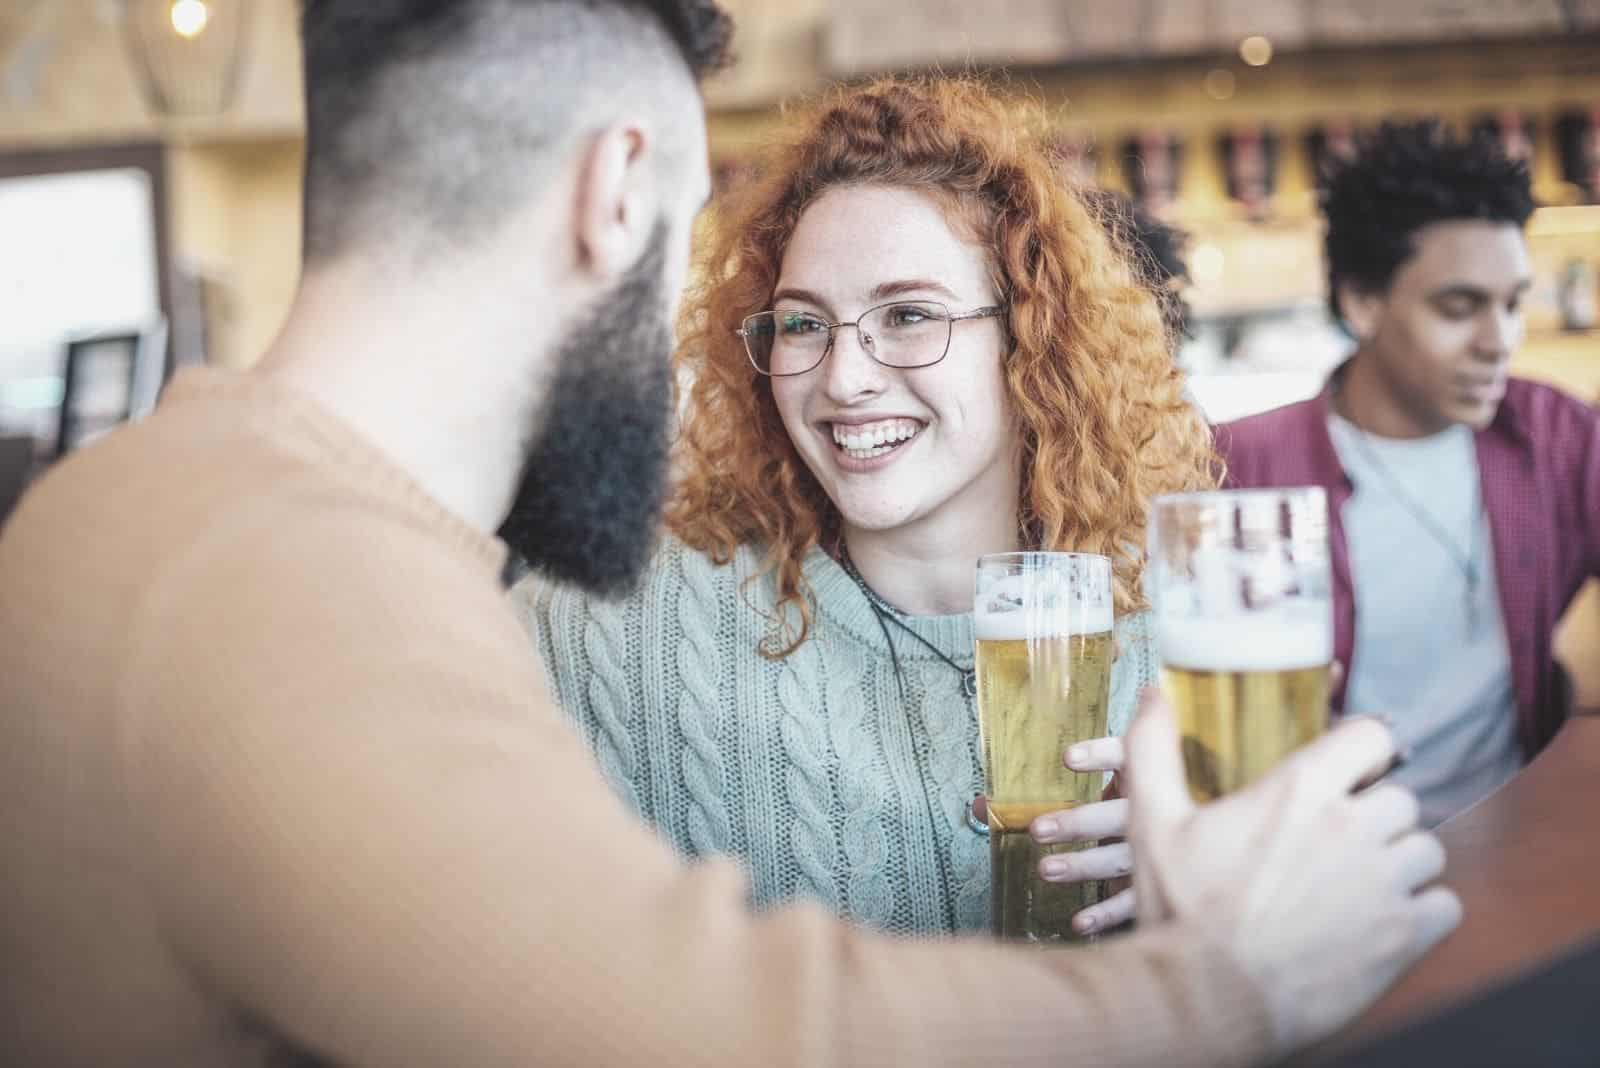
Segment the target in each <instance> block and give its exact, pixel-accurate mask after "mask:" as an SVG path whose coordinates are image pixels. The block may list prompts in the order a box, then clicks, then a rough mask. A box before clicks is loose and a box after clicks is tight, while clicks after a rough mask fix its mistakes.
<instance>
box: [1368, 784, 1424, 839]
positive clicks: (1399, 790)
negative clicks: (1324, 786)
mask: <svg viewBox="0 0 1600 1068" xmlns="http://www.w3.org/2000/svg"><path fill="white" fill-rule="evenodd" d="M1355 804H1356V811H1357V813H1358V818H1359V820H1360V824H1361V826H1362V827H1365V828H1367V829H1368V830H1369V832H1370V833H1371V835H1372V837H1373V838H1375V839H1376V840H1377V841H1379V842H1392V841H1394V840H1395V839H1396V838H1399V837H1400V836H1401V835H1403V834H1407V833H1409V832H1411V831H1414V830H1416V829H1417V821H1418V820H1420V819H1421V818H1422V806H1421V805H1419V804H1418V803H1417V795H1416V794H1414V793H1412V792H1411V791H1410V790H1408V789H1406V788H1405V787H1404V786H1399V785H1397V784H1395V783H1392V782H1380V783H1379V784H1378V785H1376V786H1374V787H1371V788H1370V789H1368V790H1366V791H1364V792H1363V793H1361V794H1360V795H1359V796H1357V798H1356V802H1355Z"/></svg>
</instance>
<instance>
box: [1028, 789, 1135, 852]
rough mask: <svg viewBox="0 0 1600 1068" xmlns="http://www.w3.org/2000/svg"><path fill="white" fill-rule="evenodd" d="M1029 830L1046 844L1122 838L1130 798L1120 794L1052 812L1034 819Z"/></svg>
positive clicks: (1126, 827) (1126, 821)
mask: <svg viewBox="0 0 1600 1068" xmlns="http://www.w3.org/2000/svg"><path fill="white" fill-rule="evenodd" d="M1028 830H1029V832H1030V833H1031V834H1032V835H1033V840H1034V841H1035V842H1038V843H1040V844H1042V845H1059V844H1062V843H1066V842H1097V841H1099V840H1100V839H1102V838H1120V837H1122V836H1123V835H1124V834H1126V833H1127V831H1128V802H1127V800H1126V799H1124V798H1118V799H1117V800H1115V801H1096V802H1095V803H1094V804H1092V805H1080V806H1079V807H1077V808H1067V809H1062V810H1061V811H1060V812H1048V813H1046V814H1045V815H1043V816H1040V817H1039V818H1038V819H1036V820H1034V821H1033V823H1032V824H1030V825H1029V827H1028Z"/></svg>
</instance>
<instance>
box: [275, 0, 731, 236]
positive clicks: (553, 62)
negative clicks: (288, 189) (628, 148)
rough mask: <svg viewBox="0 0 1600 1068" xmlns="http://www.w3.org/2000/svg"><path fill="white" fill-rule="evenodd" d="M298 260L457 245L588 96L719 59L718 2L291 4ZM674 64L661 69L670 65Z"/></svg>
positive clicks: (701, 71)
mask: <svg viewBox="0 0 1600 1068" xmlns="http://www.w3.org/2000/svg"><path fill="white" fill-rule="evenodd" d="M300 28H301V40H302V41H303V44H304V54H305V83H306V167H305V235H304V236H305V258H306V260H307V261H308V262H311V261H316V260H320V259H326V258H329V257H332V256H334V255H336V254H338V253H340V252H342V251H344V250H345V249H347V248H348V247H349V246H350V245H351V244H353V243H355V242H357V241H360V240H365V239H368V238H374V237H376V238H380V239H381V238H383V237H384V236H385V235H392V234H394V233H405V234H407V235H410V236H414V237H420V238H421V239H422V241H423V242H424V243H425V244H427V245H428V246H429V247H433V246H436V245H438V244H439V243H440V242H441V241H442V242H445V243H448V242H454V241H463V240H470V239H471V238H472V237H473V236H476V235H477V234H479V233H481V232H482V231H484V230H486V229H489V228H491V227H492V225H493V224H494V222H496V221H498V219H499V218H500V217H501V216H502V215H503V213H504V212H505V211H506V210H507V209H508V208H509V207H511V206H514V205H515V204H516V203H519V202H520V201H521V200H522V199H523V198H525V197H526V196H527V195H528V193H529V191H530V189H531V188H534V187H536V185H537V182H538V179H539V177H540V174H541V170H542V168H543V167H544V166H545V165H547V164H549V163H550V162H552V160H553V157H554V150H555V149H557V148H559V147H560V146H561V145H562V144H564V143H565V142H566V140H567V138H569V137H570V136H572V135H573V134H575V133H576V132H578V128H579V125H580V124H581V123H583V122H584V121H586V120H588V119H592V117H593V116H592V114H590V115H586V114H585V112H586V111H592V108H593V107H594V102H595V101H596V100H598V99H601V98H605V97H608V96H609V97H610V98H612V99H613V100H621V99H626V100H628V101H629V102H633V101H637V102H638V103H639V104H640V106H644V107H649V106H650V104H651V102H652V100H653V98H654V96H656V95H657V94H653V93H651V92H650V91H649V86H650V85H651V81H652V79H654V80H655V81H656V83H657V84H659V83H660V82H661V81H662V80H663V79H664V78H666V77H674V76H676V75H678V74H684V75H685V77H684V78H683V80H684V81H685V82H688V81H689V80H691V79H692V80H693V81H699V80H700V79H701V78H702V77H703V76H704V75H706V74H707V73H709V72H710V71H712V70H715V69H716V68H717V67H719V66H720V65H721V64H722V63H723V62H724V61H725V59H726V55H727V46H728V40H729V37H730V36H731V33H732V24H731V22H730V21H729V19H728V16H727V15H726V14H725V13H724V12H723V11H722V10H721V8H720V7H718V5H717V4H716V2H715V0H304V5H303V8H302V12H301V27H300ZM680 62H681V64H682V67H681V68H678V70H676V71H675V70H674V69H673V68H674V67H675V66H676V65H677V64H678V63H680Z"/></svg>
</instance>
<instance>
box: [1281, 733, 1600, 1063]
mask: <svg viewBox="0 0 1600 1068" xmlns="http://www.w3.org/2000/svg"><path fill="white" fill-rule="evenodd" d="M1439 837H1440V840H1441V841H1443V843H1444V845H1445V849H1446V850H1447V851H1448V854H1449V861H1448V866H1447V868H1446V870H1445V876H1444V881H1445V882H1447V883H1448V884H1449V885H1451V886H1452V887H1454V888H1455V890H1456V892H1457V893H1459V894H1460V895H1461V902H1462V905H1463V906H1464V909H1465V917H1464V919H1463V920H1462V923H1461V926H1460V927H1459V928H1458V929H1457V930H1456V931H1455V933H1453V934H1452V935H1451V936H1450V937H1449V938H1447V939H1446V940H1445V941H1444V942H1443V943H1442V944H1441V945H1440V946H1439V947H1438V948H1437V949H1435V950H1434V952H1433V953H1432V954H1430V955H1429V956H1428V957H1427V958H1426V959H1425V960H1424V961H1422V963H1421V964H1419V965H1418V966H1417V967H1416V968H1415V969H1413V970H1412V972H1411V973H1410V974H1409V975H1407V976H1406V977H1405V978H1404V979H1402V980H1401V981H1400V983H1398V984H1397V985H1396V986H1395V987H1394V988H1393V989H1392V990H1390V991H1389V993H1388V994H1387V995H1385V996H1384V997H1383V998H1382V999H1380V1000H1379V1001H1378V1003H1377V1004H1376V1005H1374V1006H1373V1007H1372V1008H1371V1009H1370V1010H1369V1011H1368V1012H1367V1013H1366V1014H1365V1015H1364V1016H1362V1017H1361V1018H1360V1019H1358V1020H1357V1021H1356V1022H1355V1023H1354V1024H1353V1025H1351V1026H1350V1027H1349V1028H1347V1029H1346V1030H1345V1031H1344V1032H1342V1033H1341V1034H1340V1035H1339V1036H1337V1037H1336V1039H1335V1040H1334V1041H1333V1042H1331V1043H1329V1044H1327V1045H1325V1046H1324V1048H1323V1049H1322V1050H1319V1051H1317V1053H1316V1054H1314V1055H1313V1056H1312V1057H1311V1058H1310V1059H1311V1060H1312V1061H1314V1062H1320V1061H1322V1060H1323V1059H1324V1057H1325V1056H1326V1055H1328V1054H1342V1053H1345V1052H1347V1051H1349V1050H1350V1049H1351V1048H1352V1047H1354V1046H1357V1045H1359V1044H1361V1043H1364V1042H1367V1041H1369V1040H1371V1039H1373V1038H1376V1037H1378V1036H1380V1035H1383V1034H1385V1033H1388V1032H1391V1031H1393V1030H1395V1029H1396V1028H1398V1027H1401V1026H1404V1025H1406V1024H1410V1023H1413V1022H1415V1021H1417V1020H1419V1019H1421V1018H1423V1017H1425V1016H1426V1015H1428V1014H1429V1013H1431V1012H1434V1011H1436V1010H1439V1009H1443V1008H1445V1007H1447V1006H1449V1005H1452V1004H1455V1003H1457V1002H1459V1001H1461V1000H1462V999H1464V998H1467V997H1470V996H1472V995H1473V994H1476V993H1479V992H1480V991H1482V990H1484V989H1485V988H1487V987H1491V986H1494V985H1495V984H1497V983H1501V982H1504V981H1506V980H1509V979H1512V978H1515V977H1517V976H1518V975H1521V974H1525V973H1528V972H1530V971H1534V970H1537V969H1538V968H1539V967H1540V966H1542V965H1545V964H1547V963H1548V962H1550V961H1551V960H1553V959H1555V958H1557V957H1559V956H1561V955H1562V954H1563V953H1564V952H1566V951H1570V950H1573V949H1575V948H1577V947H1579V946H1580V945H1582V944H1584V943H1585V942H1589V941H1593V940H1594V939H1595V937H1596V936H1597V935H1600V715H1594V714H1588V715H1578V716H1574V717H1573V718H1572V719H1571V720H1570V721H1569V722H1568V723H1567V725H1566V726H1565V727H1563V728H1562V729H1561V732H1560V733H1559V734H1558V735H1557V736H1556V738H1555V739H1554V741H1552V742H1551V743H1550V745H1549V746H1548V747H1547V748H1546V749H1545V751H1544V752H1543V753H1541V754H1539V756H1538V757H1537V758H1535V759H1534V761H1533V762H1532V763H1530V764H1529V765H1528V766H1527V767H1526V768H1525V769H1523V771H1522V772H1521V773H1520V774H1518V775H1517V777H1516V778H1515V779H1513V780H1511V781H1510V782H1508V783H1507V784H1506V785H1505V786H1503V787H1501V788H1500V789H1499V790H1498V791H1496V792H1495V793H1494V794H1492V795H1490V796H1489V797H1487V798H1485V799H1484V800H1483V801H1482V802H1480V803H1478V804H1477V805H1475V806H1473V807H1472V808H1470V809H1468V810H1467V811H1466V812H1463V813H1462V814H1460V815H1459V816H1457V817H1455V818H1454V819H1452V820H1449V821H1448V822H1446V823H1445V824H1443V825H1441V826H1440V828H1439ZM1596 1011H1600V1001H1597V1010H1596Z"/></svg>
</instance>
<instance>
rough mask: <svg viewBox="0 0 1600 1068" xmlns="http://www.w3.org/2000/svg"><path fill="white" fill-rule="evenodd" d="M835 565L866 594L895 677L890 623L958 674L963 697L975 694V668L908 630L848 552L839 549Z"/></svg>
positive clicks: (897, 663)
mask: <svg viewBox="0 0 1600 1068" xmlns="http://www.w3.org/2000/svg"><path fill="white" fill-rule="evenodd" d="M839 566H841V567H843V568H844V573H845V574H847V575H849V576H850V578H851V580H852V581H853V582H854V583H855V584H856V586H857V588H859V589H860V590H861V593H862V596H864V597H866V599H867V604H868V605H870V606H871V607H872V614H873V615H874V616H876V617H877V619H878V626H880V627H882V628H883V640H884V643H885V644H887V645H888V646H889V656H890V659H892V660H893V661H894V664H895V677H896V678H897V679H898V678H899V675H900V658H899V657H898V656H897V655H896V654H895V648H894V641H893V639H891V637H890V635H889V628H888V624H889V623H893V624H894V625H895V626H897V627H899V628H900V629H901V630H903V631H905V632H906V633H907V634H909V635H911V636H912V637H913V638H915V639H916V640H917V641H919V642H921V643H922V645H923V647H924V648H925V649H927V650H928V651H929V652H930V653H932V654H933V655H934V656H936V657H938V658H939V659H940V660H942V661H944V662H945V663H946V664H948V665H949V666H950V668H951V670H953V671H954V672H956V674H957V675H959V676H960V677H961V693H962V695H963V696H965V697H966V698H968V699H969V700H970V699H971V698H973V697H976V696H977V695H978V673H977V671H976V669H975V668H964V667H962V666H961V665H960V664H958V663H957V662H956V661H955V659H954V658H953V657H950V656H947V655H945V653H944V651H943V650H942V649H940V648H939V647H938V646H937V645H934V644H933V643H932V642H930V641H929V640H928V639H926V638H924V637H923V636H922V635H920V634H918V633H917V632H916V631H915V630H914V629H912V627H911V625H910V624H909V623H907V622H906V621H905V619H904V618H903V617H904V613H903V612H901V611H900V610H899V609H898V608H896V607H894V606H893V605H891V604H890V603H889V602H887V601H885V600H884V599H883V598H882V597H879V596H878V595H877V593H876V592H875V591H874V590H873V588H872V587H871V586H868V585H867V580H866V579H864V578H862V577H861V572H859V571H857V570H856V565H855V564H854V563H853V562H851V560H850V554H849V553H847V552H844V551H842V550H841V551H840V553H839Z"/></svg>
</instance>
